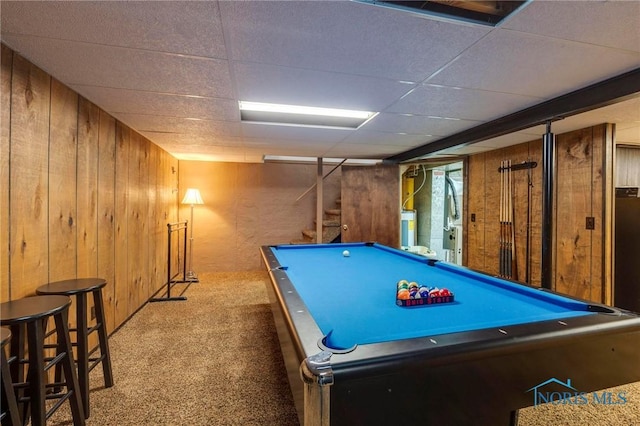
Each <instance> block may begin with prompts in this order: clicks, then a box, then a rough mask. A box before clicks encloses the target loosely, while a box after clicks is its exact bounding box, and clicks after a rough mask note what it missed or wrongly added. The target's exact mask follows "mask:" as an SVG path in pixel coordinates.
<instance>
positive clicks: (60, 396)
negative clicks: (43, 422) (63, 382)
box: [45, 390, 73, 419]
mask: <svg viewBox="0 0 640 426" xmlns="http://www.w3.org/2000/svg"><path fill="white" fill-rule="evenodd" d="M71 395H73V391H72V390H70V391H68V392H67V393H63V394H52V395H47V399H57V400H58V401H56V403H55V404H53V406H52V407H51V408H50V409H49V410H48V411H47V413H46V414H45V418H46V419H48V418H49V417H51V415H52V414H53V413H54V412H55V411H56V410H57V409H58V408H60V406H61V405H62V404H63V403H64V402H65V401H66V400H67V399H69V397H71Z"/></svg>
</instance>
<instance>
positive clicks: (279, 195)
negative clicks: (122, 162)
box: [179, 161, 340, 273]
mask: <svg viewBox="0 0 640 426" xmlns="http://www.w3.org/2000/svg"><path fill="white" fill-rule="evenodd" d="M332 168H333V167H332V166H325V168H324V173H325V174H326V173H328V172H329V171H330V170H331V169H332ZM316 171H317V168H316V165H315V164H292V163H264V164H248V163H215V162H199V161H180V191H179V193H180V201H181V200H182V197H184V194H185V192H186V190H187V188H198V189H199V190H200V193H201V194H202V198H203V200H204V203H205V204H204V205H200V206H195V207H194V222H193V231H194V242H193V269H194V271H195V272H196V273H200V272H214V271H251V270H259V269H261V268H262V266H261V263H260V262H261V260H260V255H259V250H258V249H259V247H260V246H261V245H265V244H282V243H285V244H286V243H289V242H290V241H292V240H296V239H300V238H301V237H302V235H301V232H302V230H303V229H305V228H308V229H314V227H315V225H314V222H313V221H314V218H315V206H316V197H315V190H312V191H311V192H309V193H308V194H307V195H306V196H305V197H304V198H302V199H301V200H300V201H296V199H297V198H298V197H299V196H300V195H302V194H303V193H304V192H305V191H306V190H307V189H309V188H310V187H311V186H312V185H313V184H314V183H315V182H316ZM339 197H340V169H338V170H336V171H335V172H334V173H333V174H331V175H330V176H329V177H327V178H326V179H325V181H324V197H323V198H324V207H325V209H332V208H336V200H337V199H338V198H339ZM190 214H191V213H190V209H189V206H183V205H181V206H180V220H185V219H186V220H190Z"/></svg>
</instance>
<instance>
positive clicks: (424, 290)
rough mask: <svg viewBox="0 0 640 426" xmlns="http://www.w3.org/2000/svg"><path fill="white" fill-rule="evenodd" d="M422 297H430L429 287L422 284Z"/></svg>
mask: <svg viewBox="0 0 640 426" xmlns="http://www.w3.org/2000/svg"><path fill="white" fill-rule="evenodd" d="M418 293H419V294H420V297H429V287H425V286H422V287H420V288H419V289H418Z"/></svg>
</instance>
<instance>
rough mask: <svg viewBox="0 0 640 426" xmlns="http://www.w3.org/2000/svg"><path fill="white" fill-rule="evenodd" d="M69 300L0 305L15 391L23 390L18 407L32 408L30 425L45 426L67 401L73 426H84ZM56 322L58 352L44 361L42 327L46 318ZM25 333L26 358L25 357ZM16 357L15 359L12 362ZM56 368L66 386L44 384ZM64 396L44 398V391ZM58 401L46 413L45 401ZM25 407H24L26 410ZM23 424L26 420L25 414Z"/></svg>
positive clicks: (0, 322)
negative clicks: (7, 333) (8, 332)
mask: <svg viewBox="0 0 640 426" xmlns="http://www.w3.org/2000/svg"><path fill="white" fill-rule="evenodd" d="M69 305H71V299H70V298H68V297H67V296H32V297H25V298H23V299H17V300H11V301H9V302H4V303H2V304H0V325H3V326H9V327H11V334H12V337H11V354H12V364H11V371H12V373H13V375H12V377H13V383H14V387H15V388H17V389H24V390H26V395H24V396H23V395H22V391H20V392H19V394H18V395H19V397H18V398H17V402H18V404H27V403H28V404H30V405H31V410H30V414H31V425H32V426H44V425H45V424H46V421H47V419H48V418H49V417H50V416H51V415H52V414H53V413H54V412H55V411H56V410H57V409H58V408H59V407H60V406H61V405H62V404H63V403H64V402H65V401H66V400H69V404H70V406H71V414H72V416H73V424H74V425H75V426H84V424H85V419H84V412H83V410H82V401H81V400H80V394H79V392H78V391H79V386H78V378H77V376H76V369H75V368H74V365H73V364H74V363H73V347H72V346H71V339H70V338H69V326H68V324H67V321H68V313H69ZM51 317H53V319H54V322H55V329H56V337H57V345H56V347H57V351H56V356H55V357H53V358H45V354H44V349H45V327H46V324H47V321H48V319H49V318H51ZM25 333H26V340H27V354H28V356H27V357H26V358H25V353H24V339H25ZM14 357H15V359H14ZM24 364H28V365H29V368H28V371H27V380H26V382H23V381H22V380H23V374H22V368H23V365H24ZM58 364H61V365H62V369H63V370H64V376H65V382H64V383H52V384H47V371H48V370H49V369H50V368H51V367H53V366H56V365H58ZM63 386H64V387H65V388H66V392H64V393H62V392H56V393H50V394H48V395H47V389H53V388H54V387H55V388H60V389H62V387H63ZM47 399H58V401H57V402H56V403H55V404H54V405H53V406H52V407H51V409H49V411H47V409H46V405H45V403H46V400H47ZM25 407H26V406H25ZM23 412H24V413H25V414H24V416H23V421H25V420H26V419H27V417H28V414H27V412H26V410H23Z"/></svg>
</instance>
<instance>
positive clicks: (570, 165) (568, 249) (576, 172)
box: [554, 128, 601, 299]
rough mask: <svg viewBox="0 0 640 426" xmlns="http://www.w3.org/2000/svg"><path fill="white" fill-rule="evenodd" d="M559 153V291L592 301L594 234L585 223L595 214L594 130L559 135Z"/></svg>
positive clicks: (557, 219)
mask: <svg viewBox="0 0 640 426" xmlns="http://www.w3.org/2000/svg"><path fill="white" fill-rule="evenodd" d="M556 151H557V174H556V209H555V210H556V212H555V223H556V236H555V247H556V253H555V257H556V259H555V262H554V266H555V267H554V269H555V271H554V276H555V279H554V283H555V290H556V291H558V292H561V293H565V294H570V295H573V296H576V297H579V298H583V299H589V297H590V296H591V261H592V258H591V249H592V246H591V244H592V233H593V231H590V230H586V229H585V221H586V217H587V216H591V215H592V214H593V211H592V197H593V193H592V191H593V188H592V177H591V176H592V171H593V161H594V159H593V141H592V130H591V129H590V128H589V129H583V130H580V131H576V132H571V133H567V134H562V135H558V137H557V150H556ZM600 194H601V192H599V194H598V196H600ZM599 219H601V218H596V223H598V220H599Z"/></svg>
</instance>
